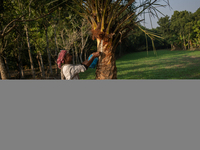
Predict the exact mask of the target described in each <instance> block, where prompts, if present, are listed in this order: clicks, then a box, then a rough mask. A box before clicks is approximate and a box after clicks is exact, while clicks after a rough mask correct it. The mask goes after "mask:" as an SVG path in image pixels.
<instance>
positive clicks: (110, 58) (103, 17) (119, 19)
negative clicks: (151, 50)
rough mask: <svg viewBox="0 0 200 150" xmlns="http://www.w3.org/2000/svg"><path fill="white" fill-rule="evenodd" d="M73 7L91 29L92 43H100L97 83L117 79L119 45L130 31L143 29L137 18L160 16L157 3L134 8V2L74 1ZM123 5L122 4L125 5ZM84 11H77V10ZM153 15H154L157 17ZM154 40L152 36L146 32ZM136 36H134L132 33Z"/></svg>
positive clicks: (145, 2) (145, 1)
mask: <svg viewBox="0 0 200 150" xmlns="http://www.w3.org/2000/svg"><path fill="white" fill-rule="evenodd" d="M73 2H74V3H75V4H76V5H75V7H71V6H69V7H71V8H72V9H73V10H74V11H76V12H77V13H79V14H80V15H81V16H83V17H85V18H86V19H87V20H88V22H89V23H90V25H91V28H92V30H91V32H92V37H93V39H94V40H95V39H96V41H97V51H100V52H102V54H101V56H100V58H99V61H98V65H97V68H96V79H117V68H116V62H115V61H116V58H115V51H116V48H117V46H118V44H119V43H120V39H121V40H123V39H125V38H126V37H128V36H129V34H130V33H132V32H131V31H134V30H135V29H136V28H138V27H139V28H140V26H139V23H140V22H141V21H142V20H138V18H137V17H138V16H139V15H141V14H142V13H144V12H145V11H146V10H152V11H149V12H150V13H152V12H154V13H157V9H156V8H155V7H154V6H155V5H156V6H157V5H159V4H158V3H157V0H154V1H151V0H143V1H140V4H139V5H138V6H137V5H136V6H134V7H133V4H135V0H129V1H122V0H115V1H113V0H98V1H97V0H93V1H90V0H85V1H82V0H73ZM122 2H123V3H122ZM76 7H78V8H79V9H81V11H77V8H76ZM154 13H152V14H154ZM143 31H144V32H145V33H146V34H147V35H148V36H149V37H151V39H153V37H152V36H153V34H151V33H148V32H146V31H145V30H143ZM132 34H133V33H132Z"/></svg>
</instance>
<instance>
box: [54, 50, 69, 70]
mask: <svg viewBox="0 0 200 150" xmlns="http://www.w3.org/2000/svg"><path fill="white" fill-rule="evenodd" d="M71 62H72V55H71V54H69V53H67V51H66V50H61V51H60V53H59V54H58V59H57V64H58V68H60V69H61V65H62V64H70V63H71Z"/></svg>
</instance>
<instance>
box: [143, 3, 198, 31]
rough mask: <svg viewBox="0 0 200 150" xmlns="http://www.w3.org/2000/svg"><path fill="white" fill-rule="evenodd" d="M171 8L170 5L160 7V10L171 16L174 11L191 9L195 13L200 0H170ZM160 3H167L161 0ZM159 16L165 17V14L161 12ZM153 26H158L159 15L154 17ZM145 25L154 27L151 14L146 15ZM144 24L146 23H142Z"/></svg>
mask: <svg viewBox="0 0 200 150" xmlns="http://www.w3.org/2000/svg"><path fill="white" fill-rule="evenodd" d="M169 3H170V6H171V7H172V8H170V7H169V6H166V7H165V8H161V7H160V8H158V10H159V11H161V12H162V13H163V14H164V15H168V16H169V17H170V18H171V16H172V15H173V13H174V11H175V10H177V11H184V10H187V11H190V12H192V13H194V12H195V11H196V10H197V9H198V8H199V7H200V0H169ZM160 4H166V3H164V2H160ZM158 16H159V17H163V15H161V14H159V15H158ZM151 20H152V26H153V28H156V27H157V26H158V24H157V21H158V19H157V17H152V18H151ZM145 22H146V23H145V27H147V28H149V29H152V27H151V22H150V19H149V15H146V16H145ZM142 25H144V23H142Z"/></svg>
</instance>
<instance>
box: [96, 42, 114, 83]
mask: <svg viewBox="0 0 200 150" xmlns="http://www.w3.org/2000/svg"><path fill="white" fill-rule="evenodd" d="M97 51H98V52H102V53H101V56H100V57H99V61H98V64H97V68H96V79H97V80H104V79H117V67H116V63H115V61H116V59H115V53H114V51H113V47H112V42H111V41H108V42H105V41H104V40H100V39H97Z"/></svg>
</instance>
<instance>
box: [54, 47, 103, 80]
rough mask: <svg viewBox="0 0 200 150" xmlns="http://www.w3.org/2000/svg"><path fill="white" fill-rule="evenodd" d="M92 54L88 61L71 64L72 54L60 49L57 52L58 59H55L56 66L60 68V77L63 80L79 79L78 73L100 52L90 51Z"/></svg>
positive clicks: (83, 70)
mask: <svg viewBox="0 0 200 150" xmlns="http://www.w3.org/2000/svg"><path fill="white" fill-rule="evenodd" d="M92 55H93V56H92V58H91V59H90V60H89V61H88V60H86V61H84V62H83V63H81V64H78V65H73V64H72V59H73V56H72V55H71V54H69V53H67V51H66V50H61V52H60V53H59V54H58V59H57V64H58V68H60V69H61V79H62V80H64V78H65V79H66V80H79V73H80V72H85V71H86V70H87V69H88V67H89V66H90V65H91V63H92V62H93V60H94V59H95V58H96V57H99V56H100V52H95V53H92ZM62 64H63V65H62ZM61 66H62V67H61Z"/></svg>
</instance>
